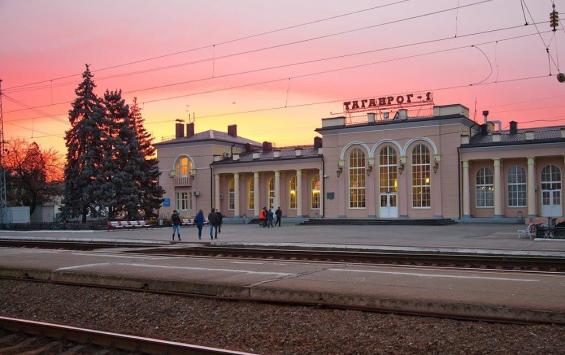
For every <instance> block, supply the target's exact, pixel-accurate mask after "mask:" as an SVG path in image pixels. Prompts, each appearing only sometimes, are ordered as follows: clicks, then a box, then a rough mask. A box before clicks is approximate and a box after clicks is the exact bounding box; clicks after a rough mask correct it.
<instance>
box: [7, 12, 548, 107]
mask: <svg viewBox="0 0 565 355" xmlns="http://www.w3.org/2000/svg"><path fill="white" fill-rule="evenodd" d="M547 22H548V21H543V22H541V23H547ZM516 28H523V26H521V25H518V26H506V27H502V28H496V29H489V30H484V31H478V32H473V33H468V34H463V35H459V36H458V37H457V39H462V38H466V37H473V36H478V35H482V34H490V33H494V32H500V31H506V30H512V29H516ZM547 32H549V31H547ZM544 33H545V32H544ZM531 35H535V34H528V35H523V36H513V37H509V38H508V39H500V40H498V41H504V40H511V39H515V38H521V37H527V36H531ZM449 40H456V39H455V38H453V37H452V36H448V37H440V38H435V39H431V40H425V41H416V42H410V43H406V44H401V45H395V46H388V47H381V48H377V49H371V50H365V51H360V52H354V53H348V54H341V55H337V56H330V57H324V58H317V59H313V60H307V61H301V62H294V63H289V64H281V65H276V66H269V67H264V68H258V69H251V70H246V71H241V72H235V73H228V74H223V75H216V76H215V77H214V78H212V77H205V78H199V79H191V80H185V81H181V82H175V83H169V84H163V85H155V86H150V87H146V88H139V89H134V90H126V91H124V94H131V93H135V92H142V91H148V90H154V89H160V88H165V87H171V86H177V85H183V84H189V83H195V82H201V81H206V80H212V79H219V78H226V77H231V76H236V75H244V74H251V73H256V72H260V71H267V70H274V69H280V68H285V67H291V66H298V65H304V64H312V63H317V62H322V61H327V60H333V59H341V58H346V57H351V56H357V55H363V54H368V53H375V52H381V51H388V50H394V49H400V48H407V47H412V46H418V45H424V44H433V43H438V42H443V41H449ZM486 43H493V41H488V42H483V43H477V44H476V45H482V44H486ZM97 80H99V79H97ZM71 102H72V100H66V101H60V102H56V103H52V104H46V105H37V106H32V107H33V108H45V107H51V106H58V105H63V104H68V103H71ZM146 102H148V101H146ZM28 109H31V108H24V109H15V110H10V111H6V112H5V113H13V112H20V111H26V110H28Z"/></svg>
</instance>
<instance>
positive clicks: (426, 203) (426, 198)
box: [412, 144, 432, 208]
mask: <svg viewBox="0 0 565 355" xmlns="http://www.w3.org/2000/svg"><path fill="white" fill-rule="evenodd" d="M430 179H431V175H430V150H429V149H428V147H427V146H426V145H424V144H418V145H417V146H415V147H414V149H412V207H416V208H422V207H424V208H427V207H431V205H432V198H431V197H432V193H431V190H432V188H431V186H432V185H431V180H430Z"/></svg>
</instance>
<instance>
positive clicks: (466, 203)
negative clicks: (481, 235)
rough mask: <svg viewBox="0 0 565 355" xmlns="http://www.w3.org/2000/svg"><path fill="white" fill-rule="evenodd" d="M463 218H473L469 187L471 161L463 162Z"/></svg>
mask: <svg viewBox="0 0 565 355" xmlns="http://www.w3.org/2000/svg"><path fill="white" fill-rule="evenodd" d="M462 175H463V186H462V189H463V217H464V218H469V217H471V194H470V186H469V161H468V160H464V161H463V172H462Z"/></svg>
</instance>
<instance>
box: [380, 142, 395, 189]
mask: <svg viewBox="0 0 565 355" xmlns="http://www.w3.org/2000/svg"><path fill="white" fill-rule="evenodd" d="M397 164H398V161H397V156H396V152H395V151H394V149H393V148H392V147H391V146H385V147H384V148H383V149H382V150H381V153H380V154H379V178H380V181H379V185H380V192H381V193H387V192H397V191H398V167H397Z"/></svg>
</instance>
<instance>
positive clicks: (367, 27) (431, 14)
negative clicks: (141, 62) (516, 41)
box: [10, 0, 494, 89]
mask: <svg viewBox="0 0 565 355" xmlns="http://www.w3.org/2000/svg"><path fill="white" fill-rule="evenodd" d="M492 1H494V0H480V1H477V2H474V3H470V4H465V5H459V6H456V7H450V8H446V9H442V10H437V11H431V12H427V13H423V14H419V15H414V16H409V17H404V18H401V19H397V20H391V21H385V22H381V23H378V24H373V25H368V26H362V27H357V28H354V29H350V30H345V31H339V32H334V33H329V34H324V35H320V36H315V37H309V38H305V39H301V40H296V41H290V42H286V43H281V44H276V45H271V46H266V47H260V48H255V49H250V50H246V51H240V52H236V53H230V54H225V55H222V56H212V57H208V58H204V59H200V60H196V61H192V62H190V63H191V64H197V63H204V62H210V61H216V60H219V59H226V58H231V57H235V56H240V55H245V54H251V53H257V52H262V51H266V50H271V49H275V48H281V47H286V46H291V45H296V44H301V43H307V42H311V41H316V40H320V39H324V38H329V37H334V36H341V35H344V34H349V33H354V32H359V31H365V30H368V29H373V28H377V27H382V26H387V25H391V24H396V23H401V22H405V21H412V20H416V19H419V18H423V17H428V16H434V15H438V14H442V13H446V12H451V11H455V10H458V9H462V8H468V7H472V6H477V5H482V4H484V3H488V2H492ZM216 45H217V44H216ZM209 47H210V45H207V46H204V47H202V48H209ZM202 48H199V49H202ZM178 53H180V52H178ZM154 58H159V57H154ZM181 64H182V65H186V64H183V63H181ZM179 65H180V64H171V65H167V66H162V67H159V68H153V69H146V70H139V71H135V72H130V73H121V74H115V75H112V76H108V77H107V78H110V77H111V78H115V77H122V76H126V75H135V74H142V73H146V72H148V70H150V71H155V70H163V69H170V68H175V67H178V66H179ZM122 66H123V65H122ZM116 67H117V66H113V67H106V68H102V69H98V70H93V72H99V71H101V70H107V69H113V68H116ZM81 74H82V73H81ZM81 74H72V75H70V76H69V75H67V76H64V77H58V78H51V79H46V80H43V81H39V82H34V83H30V84H29V85H33V84H37V83H45V82H48V81H50V80H58V79H63V78H68V77H74V76H77V75H81ZM22 86H27V85H25V84H23V85H18V86H12V87H10V89H14V88H19V87H22Z"/></svg>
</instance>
